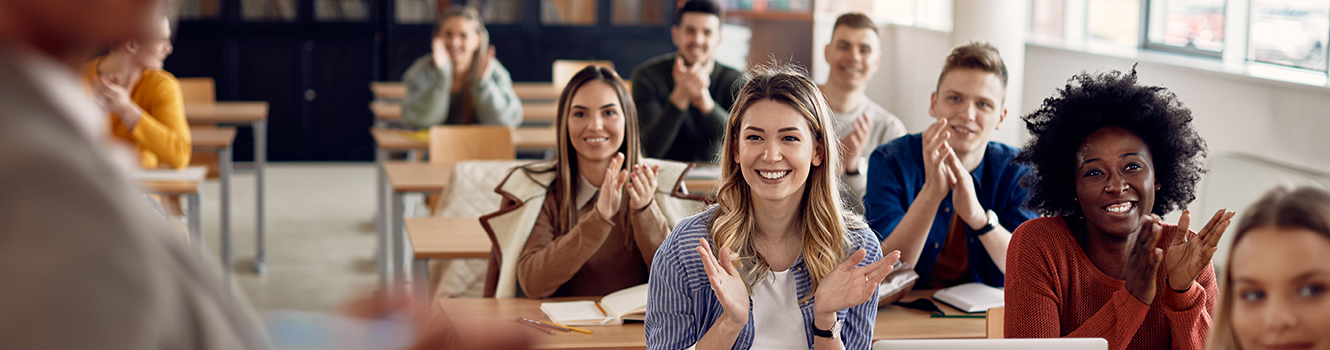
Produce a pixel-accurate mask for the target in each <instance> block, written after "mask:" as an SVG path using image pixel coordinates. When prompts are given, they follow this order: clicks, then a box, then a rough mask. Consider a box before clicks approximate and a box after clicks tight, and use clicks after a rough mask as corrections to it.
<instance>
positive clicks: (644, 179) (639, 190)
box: [628, 164, 660, 210]
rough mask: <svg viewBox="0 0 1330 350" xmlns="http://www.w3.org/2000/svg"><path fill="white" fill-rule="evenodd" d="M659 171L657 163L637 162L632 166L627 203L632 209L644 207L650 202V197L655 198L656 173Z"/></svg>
mask: <svg viewBox="0 0 1330 350" xmlns="http://www.w3.org/2000/svg"><path fill="white" fill-rule="evenodd" d="M659 171H660V166H659V165H656V166H646V165H642V164H638V165H634V166H633V172H632V173H631V174H629V176H630V177H631V178H632V181H630V182H628V204H629V205H631V206H632V207H633V209H634V210H642V209H646V207H647V205H650V204H651V200H652V198H655V194H656V186H657V184H656V174H657V173H659Z"/></svg>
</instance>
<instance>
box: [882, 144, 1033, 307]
mask: <svg viewBox="0 0 1330 350" xmlns="http://www.w3.org/2000/svg"><path fill="white" fill-rule="evenodd" d="M987 147H988V148H987V149H986V150H985V151H984V159H983V161H981V162H980V163H979V167H977V168H975V169H974V171H973V172H971V173H970V176H971V177H972V178H973V179H974V191H975V195H976V196H978V197H979V205H980V206H983V207H984V210H992V211H993V212H994V213H996V214H997V216H998V221H999V222H1000V223H1001V224H1002V227H1004V228H1006V229H1007V231H1012V232H1014V231H1016V227H1017V226H1020V225H1021V224H1022V223H1025V221H1026V220H1030V219H1032V218H1034V217H1035V213H1034V212H1032V211H1029V210H1026V209H1024V208H1022V206H1023V205H1024V204H1025V200H1026V199H1027V198H1028V196H1029V195H1028V191H1026V190H1025V189H1024V188H1022V187H1021V186H1020V181H1021V177H1023V176H1025V174H1027V173H1029V172H1030V168H1029V167H1027V166H1024V165H1019V164H1014V163H1012V160H1013V159H1015V158H1016V154H1017V153H1020V149H1018V148H1016V147H1012V146H1008V145H1005V144H1002V143H997V142H991V141H990V142H988V146H987ZM922 149H923V136H921V135H920V134H910V135H905V136H901V137H900V138H897V139H895V140H892V141H891V142H888V143H887V144H884V145H882V146H880V147H878V148H877V149H876V150H874V151H873V155H872V156H871V157H869V160H868V191H867V192H866V193H865V194H864V219H866V220H867V221H868V226H869V227H872V228H873V230H874V231H876V232H877V236H878V238H879V239H881V240H886V239H887V236H890V235H891V232H892V231H893V230H895V229H896V225H898V224H900V222H901V219H902V218H904V217H905V212H906V211H908V210H909V209H910V204H912V203H914V199H915V196H917V195H918V194H919V191H920V190H922V189H923V187H924V179H925V175H924V158H923V154H922ZM953 211H954V208H953V207H952V203H951V194H948V195H947V197H946V198H943V199H942V203H941V204H940V205H938V208H937V214H935V216H934V217H933V225H932V226H931V227H930V229H929V230H928V239H927V240H925V243H924V249H923V252H922V253H920V255H919V261H918V262H917V263H916V264H915V267H914V271H915V272H918V273H919V275H920V276H928V274H929V273H930V272H932V271H933V264H934V263H936V262H937V257H938V254H939V253H941V252H942V245H943V244H945V241H946V240H947V230H948V229H949V228H950V225H951V218H952V215H953ZM965 232H966V233H967V234H966V237H965V243H966V250H967V251H968V254H969V260H970V277H971V279H972V280H973V281H974V282H980V283H984V284H987V285H990V286H994V287H1002V286H1003V285H1004V284H1005V281H1004V279H1005V278H1004V276H1003V274H1002V270H999V269H998V267H997V264H995V263H994V262H993V258H991V257H989V255H988V250H986V249H985V248H984V244H983V243H982V242H980V241H979V236H975V235H974V230H971V229H970V227H969V226H965ZM887 248H890V249H894V248H892V247H887Z"/></svg>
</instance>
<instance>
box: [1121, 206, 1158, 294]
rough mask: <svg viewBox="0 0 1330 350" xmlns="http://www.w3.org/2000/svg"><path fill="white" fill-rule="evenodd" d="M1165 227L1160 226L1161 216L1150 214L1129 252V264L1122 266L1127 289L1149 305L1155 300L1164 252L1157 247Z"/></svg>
mask: <svg viewBox="0 0 1330 350" xmlns="http://www.w3.org/2000/svg"><path fill="white" fill-rule="evenodd" d="M1163 230H1164V226H1163V225H1160V224H1159V215H1155V214H1150V216H1147V217H1146V218H1145V224H1144V225H1141V231H1140V232H1137V233H1136V239H1135V240H1133V241H1132V243H1131V246H1130V248H1129V249H1130V250H1128V252H1127V264H1126V265H1123V266H1122V277H1123V279H1124V280H1126V282H1127V283H1126V286H1125V287H1126V288H1127V291H1128V292H1131V295H1132V296H1134V297H1136V300H1140V301H1141V303H1144V304H1146V305H1149V304H1150V303H1151V302H1152V301H1154V298H1155V291H1156V289H1157V288H1156V286H1155V281H1156V280H1157V277H1156V276H1157V273H1158V270H1159V262H1160V260H1163V256H1164V250H1163V249H1159V248H1156V247H1155V244H1156V243H1159V236H1160V235H1161V234H1163Z"/></svg>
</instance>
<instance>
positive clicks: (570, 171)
mask: <svg viewBox="0 0 1330 350" xmlns="http://www.w3.org/2000/svg"><path fill="white" fill-rule="evenodd" d="M592 81H601V82H605V83H606V84H609V85H610V87H611V88H614V93H615V94H617V95H618V96H619V107H620V108H621V109H622V112H623V114H622V116H623V144H620V145H619V152H620V153H623V156H624V162H623V165H624V168H625V169H632V167H633V166H634V165H637V163H638V162H639V161H640V160H641V158H642V146H641V145H642V143H641V141H639V138H638V131H637V107H636V105H634V104H633V97H632V95H629V94H628V87H627V86H626V85H624V82H623V79H620V78H619V74H618V73H615V72H614V70H612V69H609V68H605V67H601V66H594V65H593V66H587V67H586V68H582V70H580V71H578V72H577V74H574V75H573V77H572V79H569V80H568V85H567V86H564V88H563V92H562V93H560V94H559V118H558V121H557V122H556V124H557V125H558V149H557V153H558V156H557V158H558V165H556V167H557V168H558V172H559V173H558V174H557V175H555V179H554V184H553V185H552V186H554V187H555V191H556V192H557V196H559V197H560V198H559V199H558V200H559V210H558V211H557V212H558V213H559V215H558V218H556V224H555V225H554V227H555V228H556V229H557V230H558V231H557V232H562V233H566V232H568V231H571V230H572V226H573V223H574V222H576V219H577V208H576V204H574V203H573V202H574V200H575V198H574V197H575V195H574V194H575V193H576V192H574V191H573V186H574V185H573V184H575V183H577V174H576V172H577V169H578V168H577V150H576V149H574V148H573V140H572V139H571V138H570V137H569V136H568V115H569V109H570V108H572V102H573V95H575V94H577V90H579V89H581V88H582V86H583V85H586V84H587V83H589V82H592ZM605 181H609V180H608V179H606V180H605ZM623 194H624V195H625V198H626V195H627V194H628V192H627V191H625V192H623ZM628 202H629V201H628V200H626V199H624V200H621V201H620V205H619V211H618V213H619V214H620V215H619V217H620V218H622V217H623V216H624V215H622V214H625V213H627V212H628V210H627V209H626V208H628ZM624 221H626V220H624ZM628 236H629V237H632V235H631V234H630V235H628Z"/></svg>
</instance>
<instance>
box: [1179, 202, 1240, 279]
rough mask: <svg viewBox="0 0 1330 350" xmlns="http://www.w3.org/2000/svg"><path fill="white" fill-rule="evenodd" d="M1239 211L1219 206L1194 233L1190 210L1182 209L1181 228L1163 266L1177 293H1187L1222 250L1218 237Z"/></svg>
mask: <svg viewBox="0 0 1330 350" xmlns="http://www.w3.org/2000/svg"><path fill="white" fill-rule="evenodd" d="M1234 214H1237V212H1232V211H1228V210H1225V209H1219V211H1217V212H1215V215H1214V216H1213V217H1211V218H1210V222H1207V223H1206V224H1205V227H1204V228H1202V229H1201V232H1199V233H1195V234H1192V233H1191V231H1190V230H1189V229H1188V227H1189V226H1188V225H1190V224H1191V211H1188V210H1183V211H1182V218H1181V219H1178V227H1177V229H1176V232H1174V233H1173V241H1172V242H1171V243H1169V245H1168V257H1167V258H1166V260H1165V261H1164V266H1165V267H1166V268H1168V286H1169V288H1173V291H1176V292H1179V293H1181V292H1186V291H1187V289H1190V288H1191V283H1192V282H1193V281H1195V280H1196V277H1197V276H1200V275H1201V271H1202V270H1203V269H1205V265H1207V264H1209V263H1210V257H1211V256H1214V254H1215V250H1217V249H1219V248H1217V246H1218V245H1219V238H1220V237H1221V236H1223V235H1224V230H1226V229H1228V224H1229V222H1230V220H1231V219H1233V215H1234Z"/></svg>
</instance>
